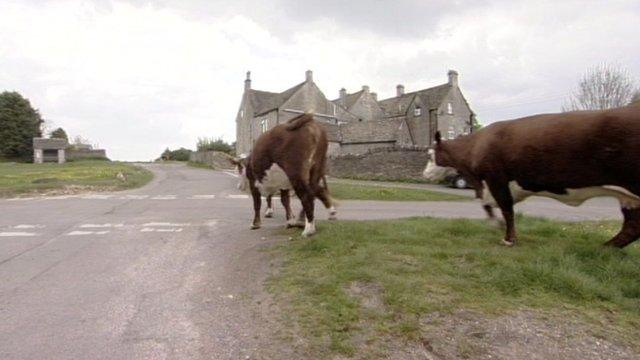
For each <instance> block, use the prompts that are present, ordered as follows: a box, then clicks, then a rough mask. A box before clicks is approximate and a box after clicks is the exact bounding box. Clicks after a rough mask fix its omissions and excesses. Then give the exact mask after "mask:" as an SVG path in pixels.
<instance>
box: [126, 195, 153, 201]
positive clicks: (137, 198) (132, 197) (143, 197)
mask: <svg viewBox="0 0 640 360" xmlns="http://www.w3.org/2000/svg"><path fill="white" fill-rule="evenodd" d="M148 197H149V195H125V196H124V197H123V199H127V200H142V199H146V198H148Z"/></svg>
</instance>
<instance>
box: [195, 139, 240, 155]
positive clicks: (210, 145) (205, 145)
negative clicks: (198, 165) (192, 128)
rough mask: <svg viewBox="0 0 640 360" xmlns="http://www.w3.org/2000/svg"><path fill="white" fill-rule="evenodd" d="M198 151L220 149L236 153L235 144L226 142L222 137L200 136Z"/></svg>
mask: <svg viewBox="0 0 640 360" xmlns="http://www.w3.org/2000/svg"><path fill="white" fill-rule="evenodd" d="M197 149H198V151H220V152H223V153H227V154H233V153H234V146H233V144H229V143H226V142H225V141H224V140H222V138H217V139H214V138H206V137H205V138H198V144H197Z"/></svg>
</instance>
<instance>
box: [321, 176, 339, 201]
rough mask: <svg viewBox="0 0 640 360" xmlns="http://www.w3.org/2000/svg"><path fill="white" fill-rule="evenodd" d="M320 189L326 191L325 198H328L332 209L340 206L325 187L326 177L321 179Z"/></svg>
mask: <svg viewBox="0 0 640 360" xmlns="http://www.w3.org/2000/svg"><path fill="white" fill-rule="evenodd" d="M322 187H324V189H325V190H326V194H327V198H329V203H331V205H333V206H334V207H338V206H340V203H339V202H338V201H336V198H334V197H333V196H331V191H329V185H327V176H326V175H325V176H323V177H322Z"/></svg>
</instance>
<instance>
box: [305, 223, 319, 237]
mask: <svg viewBox="0 0 640 360" xmlns="http://www.w3.org/2000/svg"><path fill="white" fill-rule="evenodd" d="M315 233H316V224H315V223H314V222H308V223H306V224H305V226H304V231H302V236H304V237H309V236H311V235H313V234H315Z"/></svg>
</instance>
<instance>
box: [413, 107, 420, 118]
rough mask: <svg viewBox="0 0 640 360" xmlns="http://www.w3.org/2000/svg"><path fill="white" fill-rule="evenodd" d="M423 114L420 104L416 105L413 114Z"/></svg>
mask: <svg viewBox="0 0 640 360" xmlns="http://www.w3.org/2000/svg"><path fill="white" fill-rule="evenodd" d="M420 115H422V109H421V108H420V106H416V108H415V109H413V116H420Z"/></svg>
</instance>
